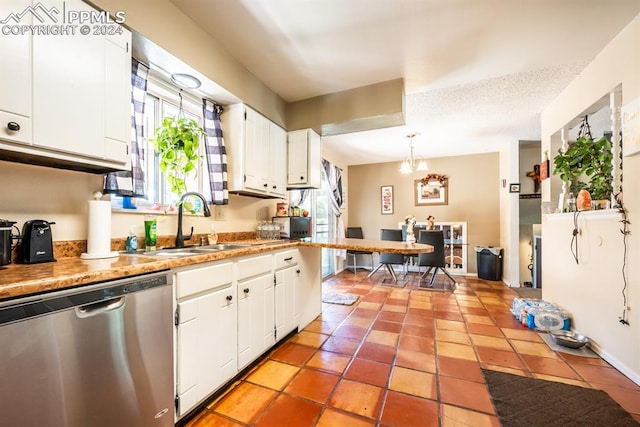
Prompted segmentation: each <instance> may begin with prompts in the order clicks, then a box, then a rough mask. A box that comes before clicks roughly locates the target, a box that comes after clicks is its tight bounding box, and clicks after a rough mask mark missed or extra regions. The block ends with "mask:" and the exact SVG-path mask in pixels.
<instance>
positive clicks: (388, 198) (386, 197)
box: [380, 185, 393, 215]
mask: <svg viewBox="0 0 640 427" xmlns="http://www.w3.org/2000/svg"><path fill="white" fill-rule="evenodd" d="M380 202H381V205H380V206H382V215H391V214H393V185H383V186H382V187H380Z"/></svg>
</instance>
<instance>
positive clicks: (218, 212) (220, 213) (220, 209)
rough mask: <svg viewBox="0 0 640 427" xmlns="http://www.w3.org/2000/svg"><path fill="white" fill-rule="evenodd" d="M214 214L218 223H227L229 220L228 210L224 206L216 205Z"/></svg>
mask: <svg viewBox="0 0 640 427" xmlns="http://www.w3.org/2000/svg"><path fill="white" fill-rule="evenodd" d="M213 210H214V214H215V220H216V221H226V220H227V210H226V208H225V206H223V205H215V206H214V209H213Z"/></svg>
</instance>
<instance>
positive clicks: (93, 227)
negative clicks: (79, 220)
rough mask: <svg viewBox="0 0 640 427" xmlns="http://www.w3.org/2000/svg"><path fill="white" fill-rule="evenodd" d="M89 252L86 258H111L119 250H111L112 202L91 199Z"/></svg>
mask: <svg viewBox="0 0 640 427" xmlns="http://www.w3.org/2000/svg"><path fill="white" fill-rule="evenodd" d="M88 203H89V218H88V231H87V253H84V254H82V255H81V258H84V259H95V258H111V257H115V256H118V252H112V251H111V202H110V201H108V200H89V202H88Z"/></svg>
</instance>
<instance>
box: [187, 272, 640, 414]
mask: <svg viewBox="0 0 640 427" xmlns="http://www.w3.org/2000/svg"><path fill="white" fill-rule="evenodd" d="M367 273H368V272H366V271H360V272H358V274H357V275H354V274H353V273H351V272H343V273H340V274H339V275H337V276H335V277H332V278H330V279H327V280H325V282H324V283H323V288H324V289H331V290H332V291H334V292H347V293H350V294H354V295H359V296H360V298H359V299H358V302H356V304H354V305H353V306H343V305H333V304H323V307H322V315H321V316H319V317H318V318H317V319H316V320H315V321H314V322H312V323H311V324H310V325H309V326H307V327H306V328H305V329H304V330H303V331H300V333H298V334H297V335H295V336H293V337H292V338H290V339H289V340H288V341H287V342H286V343H284V344H283V345H281V346H279V347H278V348H277V349H275V350H273V351H272V352H271V353H270V354H268V356H267V357H265V358H264V359H263V360H262V361H261V362H260V363H259V364H258V365H257V366H256V367H255V368H254V369H253V370H252V371H251V372H248V373H247V374H246V375H245V376H244V377H243V378H242V379H241V380H240V381H238V382H237V383H235V384H234V385H232V386H230V387H229V389H228V390H227V391H226V392H225V393H224V394H223V395H222V396H220V397H219V398H218V399H217V400H216V401H214V402H212V403H211V404H209V405H208V406H207V408H206V409H204V410H203V411H202V412H200V413H199V414H197V415H196V416H194V417H193V418H192V419H191V420H190V421H189V422H188V423H187V425H188V426H191V427H198V426H199V427H202V426H248V425H251V426H253V425H255V426H291V427H302V426H322V427H334V426H338V427H343V426H345V427H347V426H354V427H359V426H380V427H387V426H411V427H414V426H438V427H449V426H474V427H483V426H498V425H499V424H500V423H499V421H498V419H497V417H496V415H495V410H494V407H493V404H492V403H491V399H490V397H489V393H488V391H487V387H486V385H485V383H484V379H483V377H482V374H481V372H480V369H481V368H487V369H493V370H499V371H504V372H509V373H515V374H519V375H524V376H529V377H535V378H541V379H546V380H552V381H560V382H564V383H568V384H575V385H580V386H583V387H591V388H596V389H602V390H605V391H606V392H607V393H609V395H610V396H611V397H612V398H613V399H615V400H616V401H617V402H618V403H620V405H622V407H624V408H625V409H626V410H627V411H628V412H630V413H631V414H632V415H633V416H634V417H635V419H636V420H638V421H640V387H638V386H637V385H636V384H634V383H633V382H632V381H630V380H629V379H627V378H626V377H624V376H623V375H622V374H621V373H620V372H618V371H617V370H615V369H614V368H612V367H611V366H610V365H609V364H608V363H606V362H605V361H603V360H601V359H595V358H583V357H578V356H571V355H568V354H566V353H559V352H555V351H553V350H551V349H550V348H549V347H548V346H547V345H546V344H545V343H544V341H543V340H542V339H541V338H540V337H539V335H538V333H537V332H535V331H531V330H528V329H526V328H525V327H523V326H521V325H520V324H519V323H518V322H517V321H516V319H515V318H514V317H513V316H512V315H511V313H510V312H509V308H510V306H511V300H512V299H513V298H514V297H517V294H516V293H515V292H513V291H512V290H510V289H509V288H508V287H506V286H504V285H503V284H501V283H500V282H490V281H485V280H481V279H476V278H473V277H462V276H459V277H457V279H458V281H459V283H458V286H457V288H456V290H455V291H454V292H438V291H428V290H424V289H419V287H418V280H417V278H416V277H415V275H412V274H409V275H408V276H407V278H406V279H405V280H406V286H404V287H394V286H390V285H389V284H384V283H381V281H382V273H379V274H376V275H375V276H373V277H372V278H371V279H367V277H366V276H367ZM440 280H441V282H440V283H439V284H440V285H444V278H440Z"/></svg>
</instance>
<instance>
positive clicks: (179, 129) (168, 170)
mask: <svg viewBox="0 0 640 427" xmlns="http://www.w3.org/2000/svg"><path fill="white" fill-rule="evenodd" d="M205 137H206V133H205V131H204V129H203V128H202V127H201V126H200V125H198V122H196V121H195V120H194V119H191V118H187V117H184V114H183V113H182V96H181V97H180V113H179V114H178V115H177V116H175V117H165V118H164V119H163V120H162V125H161V126H160V127H158V128H157V129H156V131H155V136H154V137H152V138H150V141H151V142H152V143H153V148H154V150H155V152H156V153H158V156H159V166H160V170H161V171H162V173H164V174H165V176H166V177H167V180H168V182H169V186H170V188H171V192H172V193H173V194H175V195H176V196H177V197H178V198H180V196H182V195H183V194H184V193H186V192H187V183H186V179H187V178H188V177H189V175H190V174H192V173H193V174H196V173H197V171H198V168H197V166H198V161H199V159H200V156H199V155H198V150H199V147H200V140H201V139H203V138H205Z"/></svg>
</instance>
